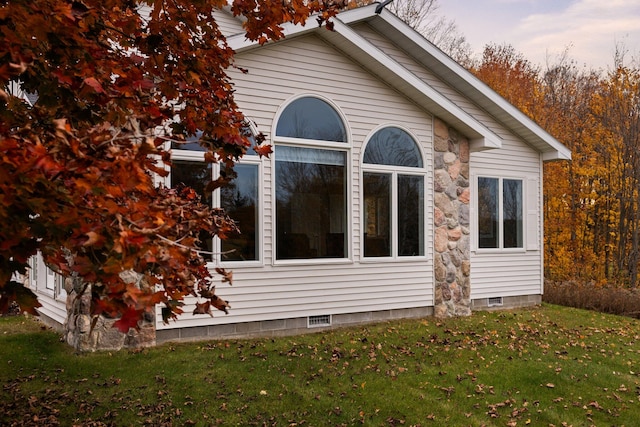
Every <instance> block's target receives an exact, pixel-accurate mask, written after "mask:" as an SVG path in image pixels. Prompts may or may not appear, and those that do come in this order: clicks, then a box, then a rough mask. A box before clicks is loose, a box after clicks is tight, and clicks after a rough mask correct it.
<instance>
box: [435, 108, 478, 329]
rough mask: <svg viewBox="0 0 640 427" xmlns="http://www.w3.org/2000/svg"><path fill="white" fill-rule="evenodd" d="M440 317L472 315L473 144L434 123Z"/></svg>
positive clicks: (436, 279)
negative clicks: (470, 209) (470, 158)
mask: <svg viewBox="0 0 640 427" xmlns="http://www.w3.org/2000/svg"><path fill="white" fill-rule="evenodd" d="M434 136H435V138H434V172H433V173H434V190H435V193H434V194H435V195H434V198H435V200H434V205H435V206H434V228H435V232H434V249H435V253H434V270H435V296H434V305H435V307H434V314H435V316H436V317H451V316H468V315H470V314H471V300H470V294H471V288H470V285H471V284H470V280H469V275H470V269H471V262H470V247H469V245H470V234H469V233H470V231H469V215H470V214H469V199H470V193H469V141H468V140H467V139H465V138H463V137H461V136H460V135H458V134H457V132H455V130H453V129H451V128H449V127H448V126H447V124H446V123H444V122H443V121H442V120H439V119H437V118H436V119H435V120H434Z"/></svg>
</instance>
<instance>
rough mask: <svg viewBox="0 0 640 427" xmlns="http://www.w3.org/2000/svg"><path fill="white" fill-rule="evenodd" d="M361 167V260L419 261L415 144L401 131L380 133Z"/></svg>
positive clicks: (420, 184)
mask: <svg viewBox="0 0 640 427" xmlns="http://www.w3.org/2000/svg"><path fill="white" fill-rule="evenodd" d="M363 161H364V165H363V169H364V172H363V175H362V183H363V194H364V206H363V211H364V236H363V241H364V248H363V249H364V256H365V257H391V256H398V257H410V256H424V255H425V242H424V240H425V236H424V230H425V224H424V222H425V215H424V203H425V197H424V186H425V184H424V183H425V175H426V173H425V170H424V168H423V164H424V163H423V159H422V155H421V154H420V148H419V146H418V144H417V143H416V142H415V140H414V139H413V138H412V137H411V136H410V135H409V134H408V133H407V132H406V131H404V130H402V129H400V128H397V127H387V128H383V129H381V130H379V131H377V132H376V133H375V134H374V135H373V136H372V137H371V139H370V140H369V142H368V143H367V146H366V149H365V152H364V157H363Z"/></svg>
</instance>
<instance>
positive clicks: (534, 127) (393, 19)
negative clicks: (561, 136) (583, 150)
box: [378, 9, 571, 161]
mask: <svg viewBox="0 0 640 427" xmlns="http://www.w3.org/2000/svg"><path fill="white" fill-rule="evenodd" d="M378 16H379V17H380V18H381V19H383V20H384V21H385V22H387V23H388V24H389V25H391V26H392V27H393V28H394V29H395V30H396V31H398V32H399V33H400V34H402V35H403V36H404V37H406V38H408V39H409V40H411V42H412V43H415V44H416V45H417V46H419V47H420V48H421V49H422V50H424V51H425V52H426V53H427V54H428V55H430V56H431V57H433V58H434V59H435V60H436V61H437V62H438V63H440V64H441V65H442V66H444V67H446V68H447V70H448V71H449V72H451V73H452V74H454V75H455V76H456V77H457V78H458V79H460V80H462V81H464V83H465V84H466V85H468V86H470V87H471V88H472V90H475V91H477V92H478V94H479V95H480V96H481V97H483V98H485V99H486V100H488V101H489V102H491V103H493V104H494V105H496V106H497V107H498V108H500V109H502V110H503V111H504V112H505V113H507V114H508V115H510V116H511V117H512V118H513V119H515V120H516V121H517V122H518V123H519V124H520V125H522V126H523V128H525V129H526V131H527V132H529V133H530V135H531V136H532V137H535V138H538V139H539V140H540V141H542V142H544V144H546V145H547V147H548V150H542V151H541V153H542V158H543V160H545V161H547V160H570V159H571V150H569V149H568V148H567V147H566V146H565V145H563V144H562V143H561V142H559V141H558V140H557V139H555V138H554V137H553V136H551V135H550V134H549V133H547V132H546V131H545V130H544V129H543V128H541V127H540V126H539V125H538V124H537V123H535V122H534V121H533V120H531V119H530V118H529V117H528V116H526V115H525V114H524V113H523V112H522V111H520V110H519V109H518V108H516V107H514V106H513V105H512V104H511V103H509V102H508V101H507V100H505V99H504V98H503V97H501V96H500V95H499V94H498V93H497V92H495V91H494V90H493V89H491V88H490V87H489V86H487V85H486V84H485V83H484V82H482V81H481V80H480V79H478V78H477V77H476V76H474V75H473V74H472V73H470V72H469V71H468V70H466V69H465V68H464V67H462V66H461V65H460V64H458V63H457V62H456V61H454V60H453V59H452V58H451V57H449V56H448V55H447V54H445V53H444V52H442V51H441V50H440V49H438V48H437V47H436V46H435V45H433V44H432V43H430V42H429V41H428V40H427V39H425V38H424V37H423V36H422V35H421V34H419V33H418V32H416V31H415V30H413V29H412V28H411V27H409V26H408V25H406V24H405V23H404V22H403V21H402V20H401V19H400V18H398V17H397V16H395V15H394V14H393V13H391V12H389V11H388V10H386V9H383V10H382V12H381V13H380V14H379V15H378ZM459 89H460V88H459ZM462 92H463V93H467V95H469V94H468V88H462Z"/></svg>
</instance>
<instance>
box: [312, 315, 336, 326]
mask: <svg viewBox="0 0 640 427" xmlns="http://www.w3.org/2000/svg"><path fill="white" fill-rule="evenodd" d="M320 326H331V315H330V314H321V315H319V316H309V317H307V327H308V328H318V327H320Z"/></svg>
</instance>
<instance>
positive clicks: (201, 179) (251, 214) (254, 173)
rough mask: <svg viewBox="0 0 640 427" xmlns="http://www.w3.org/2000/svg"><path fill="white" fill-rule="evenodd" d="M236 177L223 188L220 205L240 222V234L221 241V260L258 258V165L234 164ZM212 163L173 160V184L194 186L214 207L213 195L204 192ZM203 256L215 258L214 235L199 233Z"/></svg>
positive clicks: (204, 200)
mask: <svg viewBox="0 0 640 427" xmlns="http://www.w3.org/2000/svg"><path fill="white" fill-rule="evenodd" d="M234 170H235V171H236V174H237V177H236V178H234V179H233V180H232V181H231V182H230V183H229V184H228V185H227V186H224V187H222V188H221V189H220V207H222V208H223V209H224V210H225V212H226V213H227V214H228V215H229V216H230V217H231V218H232V219H233V220H235V221H236V222H237V224H238V227H239V228H240V233H239V234H233V235H230V236H229V238H228V239H225V240H222V241H221V243H220V245H221V246H220V252H221V256H220V260H221V261H255V260H257V259H258V254H259V250H258V244H259V243H258V242H259V239H258V230H259V226H258V207H259V205H258V198H259V195H258V182H259V181H258V179H259V176H258V175H259V167H258V165H257V164H254V163H249V162H247V163H246V164H245V163H238V164H236V165H235V166H234ZM212 173H213V172H212V165H211V164H210V163H205V162H203V161H196V160H172V167H171V187H175V186H177V185H180V184H183V185H186V186H188V187H191V188H193V189H194V190H195V191H196V192H197V193H198V194H199V195H200V197H201V199H200V201H201V202H202V203H204V204H206V205H208V206H214V205H215V203H214V200H213V195H212V194H211V193H205V191H204V189H205V187H206V185H207V184H208V183H209V182H210V181H211V179H212ZM199 239H200V247H199V248H198V249H200V250H202V251H203V252H206V253H202V256H203V258H204V259H206V260H207V261H212V260H213V256H212V253H213V252H216V251H215V250H214V246H213V236H212V235H211V234H209V233H202V234H201V235H200V236H199Z"/></svg>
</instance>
